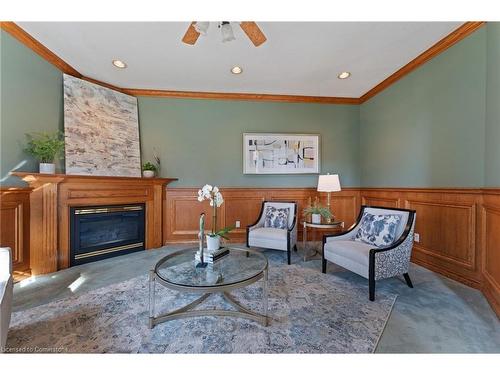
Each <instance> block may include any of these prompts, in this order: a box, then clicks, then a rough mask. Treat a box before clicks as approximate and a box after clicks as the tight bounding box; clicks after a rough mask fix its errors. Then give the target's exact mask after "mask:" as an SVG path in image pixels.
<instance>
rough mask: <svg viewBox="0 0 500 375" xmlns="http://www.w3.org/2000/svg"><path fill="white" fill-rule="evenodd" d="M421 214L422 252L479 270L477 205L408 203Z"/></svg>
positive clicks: (418, 229) (418, 247) (420, 243)
mask: <svg viewBox="0 0 500 375" xmlns="http://www.w3.org/2000/svg"><path fill="white" fill-rule="evenodd" d="M406 207H407V208H410V209H412V210H416V211H417V224H416V227H415V232H416V233H419V235H420V242H419V243H415V248H416V249H418V251H419V252H422V253H424V254H427V255H432V256H433V257H437V258H439V259H440V260H442V261H445V262H449V263H452V264H454V265H457V266H458V267H463V268H466V269H469V270H474V269H475V230H476V205H475V204H474V203H473V204H471V205H459V204H456V203H446V202H439V203H437V202H425V201H413V200H407V201H406Z"/></svg>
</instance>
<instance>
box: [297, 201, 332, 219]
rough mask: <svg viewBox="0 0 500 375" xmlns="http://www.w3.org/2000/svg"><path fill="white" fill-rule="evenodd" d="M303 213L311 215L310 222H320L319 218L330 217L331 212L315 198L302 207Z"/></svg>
mask: <svg viewBox="0 0 500 375" xmlns="http://www.w3.org/2000/svg"><path fill="white" fill-rule="evenodd" d="M303 212H304V215H311V222H312V223H313V224H321V218H322V217H323V218H325V219H330V218H331V217H332V213H331V212H330V210H329V209H328V207H324V206H322V205H321V204H320V203H318V200H317V199H316V200H315V202H314V204H313V205H311V206H309V207H307V208H305V209H304V211H303Z"/></svg>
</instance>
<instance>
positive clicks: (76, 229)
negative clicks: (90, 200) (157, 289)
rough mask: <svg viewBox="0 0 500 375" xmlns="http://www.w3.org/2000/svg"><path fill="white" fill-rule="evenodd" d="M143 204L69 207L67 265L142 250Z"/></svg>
mask: <svg viewBox="0 0 500 375" xmlns="http://www.w3.org/2000/svg"><path fill="white" fill-rule="evenodd" d="M144 211H145V206H144V204H129V205H112V206H92V207H71V208H70V233H71V235H70V256H71V259H70V265H71V266H76V265H78V264H83V263H88V262H93V261H96V260H101V259H105V258H110V257H114V256H118V255H123V254H128V253H131V252H135V251H139V250H144V249H145V245H144V226H145V221H144Z"/></svg>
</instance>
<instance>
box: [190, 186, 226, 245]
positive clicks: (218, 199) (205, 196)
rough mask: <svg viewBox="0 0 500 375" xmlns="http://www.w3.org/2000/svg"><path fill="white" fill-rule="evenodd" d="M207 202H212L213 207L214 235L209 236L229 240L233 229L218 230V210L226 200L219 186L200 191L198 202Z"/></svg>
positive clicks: (204, 188) (203, 188)
mask: <svg viewBox="0 0 500 375" xmlns="http://www.w3.org/2000/svg"><path fill="white" fill-rule="evenodd" d="M205 200H209V201H210V207H212V233H209V234H208V235H209V236H210V237H217V236H220V237H222V238H224V239H226V240H228V239H229V238H228V237H227V236H226V234H228V233H229V232H230V231H231V230H232V229H233V227H226V228H223V229H221V230H217V208H219V207H220V206H222V203H224V198H223V197H222V194H221V192H220V191H219V188H218V187H217V186H212V185H208V184H207V185H205V186H203V187H202V188H201V189H200V190H198V201H199V202H203V201H205Z"/></svg>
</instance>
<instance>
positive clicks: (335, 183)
mask: <svg viewBox="0 0 500 375" xmlns="http://www.w3.org/2000/svg"><path fill="white" fill-rule="evenodd" d="M340 190H341V189H340V180H339V175H338V174H322V175H320V176H319V178H318V191H322V192H327V193H329V192H332V191H340Z"/></svg>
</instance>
